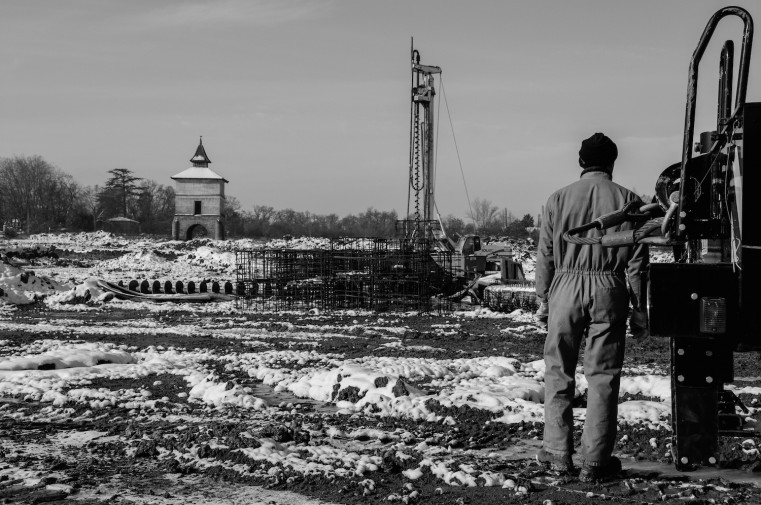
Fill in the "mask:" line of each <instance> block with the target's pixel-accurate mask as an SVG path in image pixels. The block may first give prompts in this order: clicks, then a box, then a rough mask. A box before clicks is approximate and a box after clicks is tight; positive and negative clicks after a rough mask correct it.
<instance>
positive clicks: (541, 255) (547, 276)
mask: <svg viewBox="0 0 761 505" xmlns="http://www.w3.org/2000/svg"><path fill="white" fill-rule="evenodd" d="M554 214H555V212H554V208H553V198H552V197H550V199H549V200H547V205H545V206H544V212H542V223H541V226H540V228H539V244H538V245H537V250H536V274H535V276H536V297H537V298H538V299H539V302H540V303H546V302H547V301H548V300H547V298H548V293H549V290H550V284H552V278H553V277H554V276H555V257H554V256H553V245H552V244H553V238H554V237H553V232H552V217H553V215H554Z"/></svg>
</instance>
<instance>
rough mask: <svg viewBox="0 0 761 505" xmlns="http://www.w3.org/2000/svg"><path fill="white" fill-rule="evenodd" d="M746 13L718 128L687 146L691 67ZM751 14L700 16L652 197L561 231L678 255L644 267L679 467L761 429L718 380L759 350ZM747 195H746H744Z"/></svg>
mask: <svg viewBox="0 0 761 505" xmlns="http://www.w3.org/2000/svg"><path fill="white" fill-rule="evenodd" d="M727 16H736V17H738V18H740V20H742V22H743V26H744V29H743V34H742V48H741V51H740V63H739V69H738V72H737V76H738V82H737V87H736V90H735V92H734V94H733V91H732V87H733V86H732V79H733V75H734V44H733V42H732V41H731V40H728V41H726V42H725V44H724V46H723V48H722V51H721V57H720V62H719V93H718V95H719V96H718V112H717V121H716V130H715V131H711V132H704V133H702V134H701V135H700V142H698V143H696V144H695V145H694V148H695V150H696V151H697V152H698V153H699V155H697V156H694V157H693V141H694V136H695V109H696V101H697V91H698V67H699V64H700V60H701V59H702V57H703V53H704V52H705V50H706V47H707V46H708V43H709V41H710V40H711V37H712V35H713V33H714V30H715V28H716V26H717V25H718V23H719V21H721V20H722V19H723V18H725V17H727ZM752 40H753V20H752V18H751V16H750V14H749V13H748V12H747V11H746V10H745V9H742V8H740V7H725V8H723V9H720V10H719V11H717V12H716V13H715V14H714V15H713V16H712V17H711V18H710V20H709V21H708V24H707V25H706V27H705V29H704V30H703V34H702V35H701V37H700V41H699V43H698V46H697V48H696V49H695V51H694V53H693V55H692V58H691V60H690V66H689V75H688V85H687V106H686V112H685V126H684V137H683V144H682V160H681V162H678V163H675V164H673V165H671V166H670V167H668V168H667V169H666V170H664V171H663V173H662V174H661V175H660V177H659V178H658V180H657V182H656V186H655V195H656V196H655V197H654V200H655V203H652V204H649V205H644V206H642V207H641V208H639V209H631V208H629V209H622V210H621V211H619V212H618V213H613V214H609V215H606V216H601V217H600V218H598V219H597V220H596V221H594V222H592V223H589V224H588V225H584V226H582V227H580V228H578V229H574V230H569V231H568V232H566V234H565V235H564V238H565V239H566V240H568V241H571V242H575V243H586V244H590V243H598V244H601V245H602V246H603V247H605V246H611V247H614V246H621V245H633V244H638V243H646V244H654V245H660V246H670V247H673V252H674V261H673V262H670V263H654V264H651V265H650V268H649V277H650V279H649V280H650V282H649V287H648V300H647V302H648V303H647V305H648V312H649V320H650V333H651V334H652V335H653V336H658V337H667V338H669V339H670V353H671V402H672V415H671V423H672V446H671V451H672V455H673V457H674V463H675V465H676V467H677V469H679V470H692V469H695V468H697V467H699V466H703V465H710V466H717V465H720V464H721V461H720V459H721V457H720V456H721V455H720V444H719V440H720V437H725V436H726V437H749V436H758V435H760V434H761V433H758V432H755V431H752V430H747V429H744V419H743V417H742V416H741V415H739V414H738V413H737V412H738V409H741V410H743V411H744V412H746V413H747V409H746V408H745V407H744V406H743V405H742V403H741V402H740V400H739V399H738V398H737V397H736V396H735V395H734V394H733V393H732V392H731V391H728V390H725V388H724V385H725V384H726V383H729V382H732V381H733V380H734V371H733V359H734V353H735V352H743V351H754V350H755V351H757V350H759V349H761V291H760V290H759V286H761V223H760V222H759V221H756V216H758V215H759V211H761V200H759V199H758V198H752V197H749V198H743V188H744V187H747V188H750V189H751V191H752V190H754V189H755V188H759V187H761V170H759V168H761V167H760V165H761V102H756V103H750V102H746V100H745V97H746V91H747V87H748V71H749V68H750V52H751V45H752ZM749 194H750V195H752V193H749ZM625 220H632V221H635V222H637V221H639V223H638V225H637V227H635V229H634V230H633V231H628V232H614V233H608V234H606V235H603V236H602V237H597V238H595V239H593V238H592V237H582V236H581V235H582V232H584V231H586V230H589V229H591V228H598V229H604V228H611V227H613V226H615V225H617V224H620V223H621V222H623V221H625Z"/></svg>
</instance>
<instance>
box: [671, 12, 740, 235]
mask: <svg viewBox="0 0 761 505" xmlns="http://www.w3.org/2000/svg"><path fill="white" fill-rule="evenodd" d="M726 16H737V17H739V18H740V19H742V21H743V25H744V29H743V38H742V51H741V53H740V69H739V71H738V82H737V92H736V93H735V109H734V112H733V113H732V117H731V118H730V119H729V120H728V121H727V123H726V124H725V125H724V128H723V130H722V131H721V132H720V134H719V135H718V138H717V141H716V143H715V144H714V145H713V146H712V147H711V152H717V151H718V150H719V149H720V148H721V147H722V146H723V145H724V144H726V142H727V141H728V140H731V139H728V138H727V132H728V131H730V130H731V128H732V123H733V120H734V118H736V117H737V115H738V113H739V112H740V111H741V110H742V108H743V107H744V106H745V95H746V91H747V88H748V70H749V68H750V51H751V46H752V44H753V19H752V18H751V17H750V14H749V13H748V11H746V10H745V9H743V8H741V7H725V8H723V9H719V10H718V11H716V13H715V14H714V15H713V16H711V19H709V20H708V24H706V27H705V29H704V30H703V34H702V35H701V36H700V41H699V42H698V46H697V47H696V48H695V52H694V53H693V54H692V58H691V59H690V69H689V74H688V77H687V106H686V111H685V118H684V138H683V141H682V166H681V171H680V181H685V180H686V179H687V165H688V163H689V162H690V160H691V159H692V145H693V144H692V142H693V137H694V134H695V108H696V103H697V95H698V69H699V65H700V60H701V59H702V58H703V53H704V52H705V50H706V47H707V46H708V42H709V41H710V40H711V37H712V35H713V32H714V30H715V29H716V26H717V25H718V24H719V21H721V19H723V18H724V17H726ZM685 186H686V184H680V185H679V197H678V200H677V205H678V209H677V212H676V214H675V216H676V219H675V230H674V231H675V234H676V236H677V237H683V236H684V235H685V226H684V225H683V224H684V223H683V220H684V217H685V215H684V207H685V205H686V204H687V202H685Z"/></svg>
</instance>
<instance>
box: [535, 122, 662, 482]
mask: <svg viewBox="0 0 761 505" xmlns="http://www.w3.org/2000/svg"><path fill="white" fill-rule="evenodd" d="M617 156H618V148H617V147H616V144H615V143H613V141H612V140H611V139H609V138H608V137H606V136H605V135H603V134H602V133H595V134H594V135H592V136H591V137H589V138H588V139H586V140H584V141H583V142H582V143H581V150H580V151H579V165H580V166H581V168H582V169H583V170H582V172H581V177H580V179H579V180H578V181H576V182H574V183H573V184H570V185H568V186H566V187H564V188H562V189H560V190H558V191H556V192H555V193H553V194H552V195H551V196H550V198H549V199H548V200H547V205H545V207H544V213H543V216H542V223H541V231H540V236H539V247H538V252H537V260H536V294H537V298H538V301H539V303H540V307H539V310H538V311H537V317H538V318H539V319H540V320H545V321H547V339H546V341H545V343H544V363H545V375H544V387H545V393H544V442H543V448H542V450H541V451H540V452H539V454H538V455H537V459H538V460H539V461H541V462H543V463H546V464H548V465H550V466H551V468H552V469H553V470H556V471H559V472H561V473H571V472H572V471H573V470H574V466H573V461H572V459H571V455H572V454H573V452H574V449H573V407H572V403H573V400H574V393H575V392H576V382H575V370H576V364H577V362H578V358H579V349H580V348H581V343H582V340H583V339H584V337H586V344H585V347H584V375H585V376H586V378H587V382H588V383H589V389H588V392H587V412H586V421H585V423H584V431H583V434H582V438H581V454H582V459H583V467H582V469H581V473H580V475H579V479H580V480H582V481H585V482H593V481H600V480H606V479H609V478H613V477H616V476H617V475H618V474H619V473H620V471H621V461H620V460H619V459H618V458H616V457H614V456H612V452H613V446H614V444H615V441H616V427H617V425H616V417H617V413H618V390H619V385H620V382H621V367H622V366H623V361H624V347H625V341H624V339H625V334H626V319H627V315H628V312H629V301H630V300H631V302H632V305H633V306H634V311H633V313H632V320H631V328H632V334H633V335H634V336H635V337H637V338H642V337H645V336H647V316H646V312H645V310H646V306H645V298H644V295H645V292H646V282H645V281H644V280H643V279H644V275H643V274H644V272H645V271H646V267H647V264H648V251H647V246H645V245H638V246H621V247H611V248H608V247H605V248H604V247H602V246H600V245H599V244H597V245H579V244H572V243H569V242H566V241H565V240H563V237H562V235H563V233H564V232H566V231H568V230H570V229H572V228H576V227H578V226H581V225H583V224H586V223H589V222H591V221H594V220H595V219H596V218H598V217H600V216H601V215H603V214H608V213H610V212H614V211H616V210H619V209H621V208H623V207H624V206H625V205H626V204H627V203H629V202H631V201H633V200H635V201H637V200H639V197H638V196H637V195H636V194H634V193H633V192H631V191H629V190H628V189H626V188H624V187H622V186H619V185H618V184H616V183H614V182H613V181H612V173H613V164H614V162H615V160H616V158H617ZM627 229H631V223H624V224H622V225H620V226H618V227H616V228H611V229H610V230H608V231H611V232H613V231H619V230H627ZM605 232H606V231H605V230H603V231H600V230H597V229H594V230H590V231H588V232H587V233H586V236H588V237H591V236H600V235H601V234H603V233H605ZM627 280H628V284H629V286H628V288H627Z"/></svg>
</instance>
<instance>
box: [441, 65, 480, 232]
mask: <svg viewBox="0 0 761 505" xmlns="http://www.w3.org/2000/svg"><path fill="white" fill-rule="evenodd" d="M441 96H443V97H444V105H445V106H446V108H447V117H448V118H449V127H450V128H451V129H452V140H454V149H455V151H456V152H457V163H458V164H459V165H460V175H461V176H462V184H463V186H464V187H465V198H467V200H468V209H470V215H471V216H474V214H473V206H472V205H471V203H470V193H469V192H468V183H467V182H466V181H465V171H464V170H463V169H462V159H460V148H459V147H458V146H457V137H456V136H455V133H454V124H452V115H451V113H450V112H449V101H448V100H447V93H446V91H444V76H443V74H442V76H441ZM472 219H473V225H474V227H476V226H478V225H477V224H476V220H475V217H473V218H472Z"/></svg>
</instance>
